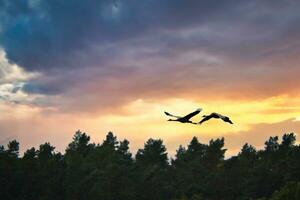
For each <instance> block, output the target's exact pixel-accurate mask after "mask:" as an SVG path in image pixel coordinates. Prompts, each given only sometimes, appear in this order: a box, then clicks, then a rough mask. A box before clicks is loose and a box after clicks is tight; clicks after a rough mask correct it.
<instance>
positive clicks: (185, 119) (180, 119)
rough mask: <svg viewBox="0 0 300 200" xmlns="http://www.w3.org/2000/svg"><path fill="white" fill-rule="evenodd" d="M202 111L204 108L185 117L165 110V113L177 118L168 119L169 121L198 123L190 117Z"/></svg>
mask: <svg viewBox="0 0 300 200" xmlns="http://www.w3.org/2000/svg"><path fill="white" fill-rule="evenodd" d="M201 111H202V108H198V109H197V110H196V111H194V112H192V113H190V114H188V115H186V116H184V117H180V116H175V115H172V114H170V113H168V112H165V114H166V115H167V116H170V117H173V118H176V119H168V121H177V122H181V123H191V124H197V123H194V122H192V121H191V120H190V119H191V118H192V117H194V116H195V115H197V114H199V113H200V112H201Z"/></svg>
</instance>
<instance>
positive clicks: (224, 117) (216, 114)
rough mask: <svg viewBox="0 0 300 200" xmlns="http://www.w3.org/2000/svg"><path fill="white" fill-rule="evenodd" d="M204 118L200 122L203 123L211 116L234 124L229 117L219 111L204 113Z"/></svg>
mask: <svg viewBox="0 0 300 200" xmlns="http://www.w3.org/2000/svg"><path fill="white" fill-rule="evenodd" d="M202 117H203V119H202V120H201V121H200V122H199V124H202V123H203V122H205V121H208V120H210V119H211V118H216V119H222V120H223V121H224V122H227V123H230V124H233V122H232V121H231V120H230V119H229V117H227V116H224V115H221V114H219V113H211V114H210V115H203V116H202Z"/></svg>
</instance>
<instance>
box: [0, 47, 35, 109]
mask: <svg viewBox="0 0 300 200" xmlns="http://www.w3.org/2000/svg"><path fill="white" fill-rule="evenodd" d="M37 76H38V73H34V72H26V71H25V70H24V69H23V68H21V67H20V66H18V65H16V64H14V63H11V62H9V61H8V60H7V58H6V54H5V52H4V50H3V49H0V101H2V102H12V103H19V102H22V103H25V102H30V101H33V99H34V98H35V96H36V95H29V94H27V93H25V92H24V91H23V88H24V85H25V84H26V83H27V82H28V81H29V80H32V79H34V78H36V77H37ZM0 103H1V102H0Z"/></svg>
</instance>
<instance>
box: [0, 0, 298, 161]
mask: <svg viewBox="0 0 300 200" xmlns="http://www.w3.org/2000/svg"><path fill="white" fill-rule="evenodd" d="M299 6H300V2H298V1H296V0H288V1H267V0H266V1H259V0H253V1H240V2H234V1H224V2H223V1H222V2H220V1H208V0H205V1H189V2H182V1H170V0H167V1H164V2H158V1H140V2H139V3H135V2H134V1H131V0H128V1H126V2H125V1H121V0H115V1H105V0H103V1H97V2H96V1H89V0H88V1H81V0H75V1H72V3H70V2H69V1H55V0H54V1H51V0H45V1H41V0H28V1H15V0H12V1H0V113H1V116H0V145H6V144H7V143H8V141H10V140H12V139H16V140H17V141H19V142H20V144H21V152H24V151H25V150H26V149H28V148H29V147H32V146H33V147H38V145H40V144H42V143H44V142H50V143H51V144H52V145H53V146H55V147H56V150H57V151H59V152H63V151H64V150H65V147H66V146H67V144H68V143H69V142H70V141H71V139H72V137H73V135H74V133H75V131H76V130H78V128H79V129H80V130H82V131H83V132H86V133H88V134H89V135H90V136H91V141H92V142H97V141H98V142H102V141H103V139H104V138H105V136H106V134H107V133H108V132H109V131H112V132H113V133H114V134H115V135H116V136H117V137H118V139H119V140H122V139H124V138H126V139H128V140H129V141H130V142H131V143H130V150H131V152H136V151H137V150H138V149H139V148H143V145H144V142H145V141H146V140H147V139H149V138H160V139H162V140H163V141H164V144H165V145H166V147H167V149H168V153H169V155H174V153H175V151H176V149H177V148H178V147H179V145H187V144H188V143H189V141H190V140H191V138H192V137H193V136H196V137H197V138H198V139H199V141H200V142H203V143H207V142H208V141H209V140H210V139H215V138H221V137H224V138H225V148H226V149H228V152H227V153H226V157H228V156H231V155H235V154H236V153H237V152H239V150H240V149H241V147H242V145H243V144H245V143H249V144H251V145H253V146H255V147H256V148H257V149H262V148H263V146H264V142H265V141H266V140H267V139H268V138H269V137H270V136H276V135H278V136H281V135H283V134H284V133H290V132H293V133H295V134H297V133H299V132H300V98H299V97H300V89H299V87H298V85H300V79H299V77H298V75H299V74H300V66H299V63H300V59H299V55H300V42H299V41H300V28H299V22H300V12H299V11H298V8H299ZM199 107H200V108H203V110H202V111H201V113H200V114H199V115H197V116H195V117H194V118H192V120H193V121H195V122H199V121H200V119H201V117H200V116H202V115H204V114H209V113H211V112H217V113H220V114H223V115H226V116H229V117H230V119H232V121H233V122H234V124H233V125H230V124H227V123H224V122H222V121H221V120H217V119H214V120H210V121H207V122H205V123H203V124H202V125H201V126H195V125H192V124H182V123H175V122H167V119H168V117H167V116H165V114H164V113H163V112H164V111H167V112H170V113H172V114H174V115H182V116H184V115H186V114H188V113H190V112H192V111H194V110H196V109H197V108H199ZM298 143H299V139H297V144H298Z"/></svg>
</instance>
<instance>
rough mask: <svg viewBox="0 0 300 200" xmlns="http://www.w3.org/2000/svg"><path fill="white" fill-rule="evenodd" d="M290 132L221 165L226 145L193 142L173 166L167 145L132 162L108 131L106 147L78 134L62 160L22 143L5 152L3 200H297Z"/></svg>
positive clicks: (299, 156)
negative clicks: (23, 146)
mask: <svg viewBox="0 0 300 200" xmlns="http://www.w3.org/2000/svg"><path fill="white" fill-rule="evenodd" d="M295 141H296V137H295V135H294V134H293V133H290V134H284V135H283V137H282V141H279V139H278V137H270V139H269V140H268V141H266V142H265V148H264V149H263V150H259V151H257V150H256V149H255V148H254V147H253V146H251V145H249V144H245V145H244V146H243V147H242V149H241V151H240V152H239V153H238V155H236V156H233V157H231V158H229V159H224V154H225V151H226V149H224V139H223V138H221V139H216V140H211V141H210V142H209V143H208V144H203V143H200V142H199V141H198V139H197V138H196V137H194V138H193V139H192V140H191V142H190V143H189V144H188V146H187V148H184V147H182V146H180V147H179V149H178V150H177V153H176V156H175V158H173V159H171V160H169V159H168V156H167V151H166V147H165V146H164V145H163V141H162V140H154V139H149V140H148V141H147V142H146V143H145V145H144V148H143V149H139V150H138V151H137V153H136V155H135V156H132V154H131V153H130V152H129V147H128V145H129V142H128V141H127V140H124V141H118V140H117V138H116V137H115V136H114V135H113V134H112V133H108V134H107V136H106V139H105V140H104V141H103V143H102V144H94V143H91V142H90V137H89V136H88V135H87V134H85V133H82V132H80V131H78V132H76V134H75V135H74V138H73V141H72V142H71V143H70V144H69V145H68V147H67V149H66V152H65V154H61V153H57V152H55V151H54V149H55V148H54V147H53V146H51V145H50V144H49V143H45V144H42V145H40V147H39V149H35V148H31V149H28V150H27V151H26V152H25V153H24V155H23V156H22V157H20V156H19V143H18V142H17V141H15V140H14V141H11V142H9V144H8V145H7V147H6V148H5V147H3V146H0V199H2V200H11V199H12V200H48V199H49V200H94V199H95V200H250V199H260V200H285V199H286V200H299V199H300V147H299V145H295Z"/></svg>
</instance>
